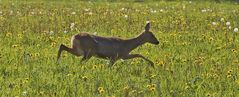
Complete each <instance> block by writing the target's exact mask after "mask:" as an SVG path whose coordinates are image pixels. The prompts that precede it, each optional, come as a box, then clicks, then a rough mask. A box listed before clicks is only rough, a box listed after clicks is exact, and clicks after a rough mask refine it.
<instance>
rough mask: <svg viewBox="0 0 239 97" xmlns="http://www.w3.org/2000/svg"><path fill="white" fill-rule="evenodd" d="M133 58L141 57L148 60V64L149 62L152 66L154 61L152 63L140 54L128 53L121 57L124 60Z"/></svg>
mask: <svg viewBox="0 0 239 97" xmlns="http://www.w3.org/2000/svg"><path fill="white" fill-rule="evenodd" d="M133 58H142V59H144V60H146V61H148V62H149V64H150V65H151V66H152V67H154V63H153V62H152V61H151V60H149V59H147V58H145V57H144V56H142V55H141V54H129V55H127V56H124V57H122V59H124V60H125V59H133Z"/></svg>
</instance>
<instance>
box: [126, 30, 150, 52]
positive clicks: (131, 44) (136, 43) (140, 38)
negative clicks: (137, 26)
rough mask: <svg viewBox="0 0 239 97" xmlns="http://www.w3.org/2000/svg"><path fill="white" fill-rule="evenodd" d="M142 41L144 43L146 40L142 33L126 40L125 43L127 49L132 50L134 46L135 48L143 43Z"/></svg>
mask: <svg viewBox="0 0 239 97" xmlns="http://www.w3.org/2000/svg"><path fill="white" fill-rule="evenodd" d="M144 43H146V40H145V38H144V35H143V34H140V35H139V36H137V37H135V38H131V39H129V40H128V41H127V45H126V46H128V49H129V51H132V50H134V49H135V48H137V47H138V46H141V45H143V44H144Z"/></svg>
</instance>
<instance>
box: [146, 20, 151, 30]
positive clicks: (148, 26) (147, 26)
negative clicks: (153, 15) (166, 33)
mask: <svg viewBox="0 0 239 97" xmlns="http://www.w3.org/2000/svg"><path fill="white" fill-rule="evenodd" d="M149 29H150V22H148V23H147V24H146V26H145V31H149Z"/></svg>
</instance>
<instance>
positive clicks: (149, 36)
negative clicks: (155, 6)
mask: <svg viewBox="0 0 239 97" xmlns="http://www.w3.org/2000/svg"><path fill="white" fill-rule="evenodd" d="M149 29H150V23H147V24H146V26H145V30H144V32H143V36H144V39H145V40H146V42H149V43H151V44H155V45H157V44H159V41H158V40H157V38H156V37H155V36H154V34H153V33H152V32H151V31H149Z"/></svg>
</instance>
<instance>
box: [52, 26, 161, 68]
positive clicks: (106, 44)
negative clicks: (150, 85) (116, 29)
mask: <svg viewBox="0 0 239 97" xmlns="http://www.w3.org/2000/svg"><path fill="white" fill-rule="evenodd" d="M149 29H150V23H148V24H147V25H146V26H145V31H144V32H143V33H142V34H140V35H139V36H137V37H135V38H131V39H120V38H114V37H101V36H96V35H91V34H88V33H79V34H76V35H74V36H73V37H72V40H71V48H68V47H66V46H65V45H63V44H61V46H60V48H59V51H58V56H57V62H58V61H59V58H60V56H61V53H62V51H64V50H65V51H67V52H69V53H71V54H73V55H76V56H83V58H82V60H81V61H84V60H88V59H90V58H91V57H92V56H96V57H99V58H104V59H109V60H110V62H111V64H112V65H113V64H114V63H115V61H116V60H118V59H132V58H142V59H144V60H146V61H148V62H149V63H150V65H151V66H154V64H153V62H152V61H150V60H149V59H147V58H145V57H144V56H142V55H140V54H130V52H131V51H132V50H134V49H135V48H137V47H138V46H140V45H143V44H144V43H147V42H148V43H151V44H159V41H158V40H157V39H156V38H155V36H154V35H153V33H152V32H150V31H149Z"/></svg>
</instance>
